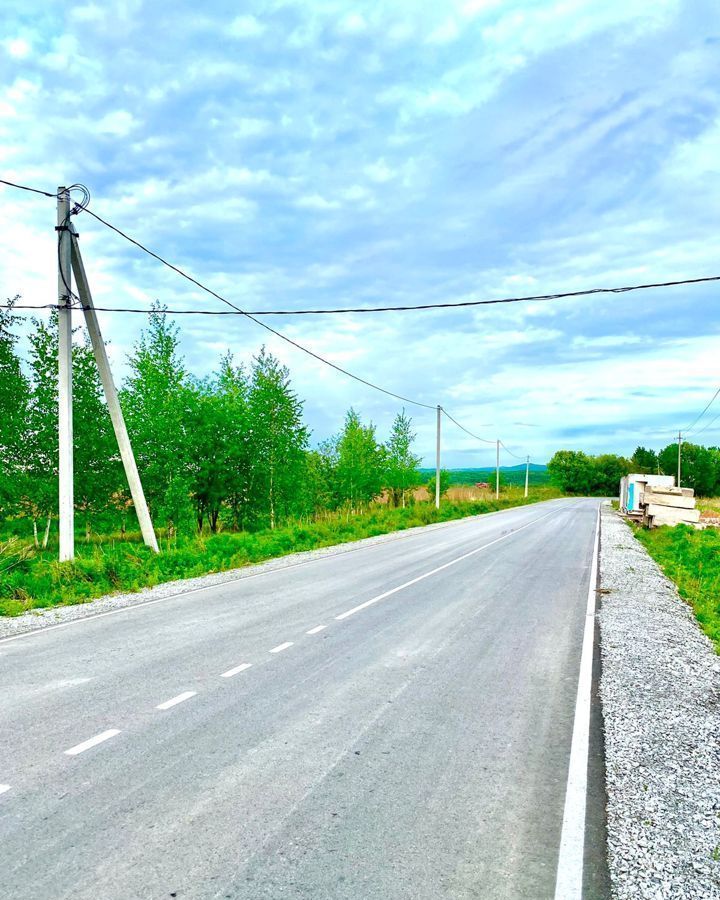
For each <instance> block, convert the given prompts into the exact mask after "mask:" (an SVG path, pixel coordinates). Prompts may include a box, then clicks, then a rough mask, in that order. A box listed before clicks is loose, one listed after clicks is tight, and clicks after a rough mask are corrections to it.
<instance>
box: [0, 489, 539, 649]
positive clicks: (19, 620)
mask: <svg viewBox="0 0 720 900" xmlns="http://www.w3.org/2000/svg"><path fill="white" fill-rule="evenodd" d="M550 502H553V501H550ZM555 502H556V501H555ZM499 512H503V510H499V511H497V512H492V513H484V514H483V515H481V516H468V517H467V518H465V519H453V520H451V521H449V522H438V523H436V524H434V525H423V526H419V527H417V528H406V529H405V530H404V531H394V532H391V533H390V534H381V535H377V536H375V537H370V538H364V539H362V540H359V541H353V542H351V543H345V544H335V545H333V546H331V547H322V548H320V549H318V550H305V551H303V552H301V553H291V554H289V555H288V556H283V557H280V558H279V559H271V560H268V561H267V562H263V563H257V564H255V565H249V566H244V567H243V568H241V569H230V570H229V571H227V572H217V573H215V574H213V575H202V576H200V577H199V578H184V579H181V580H179V581H167V582H164V583H163V584H158V585H156V586H155V587H152V588H145V589H144V590H141V591H135V592H133V593H124V594H123V593H116V594H108V595H107V596H105V597H100V598H98V599H97V600H90V601H88V602H87V603H80V604H75V605H73V606H53V607H50V608H49V609H37V610H31V611H30V612H27V613H23V614H22V615H20V616H13V617H9V616H0V638H4V637H12V636H13V635H16V634H23V633H24V632H26V631H37V630H38V629H40V628H47V627H49V626H52V625H60V624H62V623H63V622H69V621H71V620H73V619H84V618H87V617H88V616H97V615H99V614H101V613H106V612H111V611H113V610H116V609H124V608H126V607H128V606H136V605H137V604H139V603H148V602H151V601H155V600H162V599H164V598H165V597H174V596H176V595H177V594H183V593H185V592H187V591H193V590H199V589H200V588H204V587H211V586H212V585H215V584H224V583H226V582H228V581H238V580H240V579H242V578H248V577H249V576H253V575H257V574H259V573H261V572H268V571H271V570H273V569H282V568H285V567H287V566H294V565H298V564H299V563H303V562H308V561H310V560H312V559H317V558H321V557H326V556H335V555H337V554H339V553H352V552H353V551H354V550H358V549H361V548H362V547H366V546H368V545H371V544H380V543H386V542H387V541H401V540H403V539H404V538H406V537H409V536H411V535H413V534H414V533H416V532H417V531H420V530H426V531H432V530H434V529H438V528H453V527H455V526H458V525H460V524H462V523H463V522H467V521H469V520H472V519H480V518H483V519H484V518H487V517H488V516H496V515H498V513H499Z"/></svg>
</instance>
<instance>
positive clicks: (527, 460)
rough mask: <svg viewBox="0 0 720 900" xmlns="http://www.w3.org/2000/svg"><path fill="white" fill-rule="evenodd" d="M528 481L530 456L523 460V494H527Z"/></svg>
mask: <svg viewBox="0 0 720 900" xmlns="http://www.w3.org/2000/svg"><path fill="white" fill-rule="evenodd" d="M529 483H530V457H529V456H528V457H527V459H526V460H525V496H526V497H527V495H528V485H529Z"/></svg>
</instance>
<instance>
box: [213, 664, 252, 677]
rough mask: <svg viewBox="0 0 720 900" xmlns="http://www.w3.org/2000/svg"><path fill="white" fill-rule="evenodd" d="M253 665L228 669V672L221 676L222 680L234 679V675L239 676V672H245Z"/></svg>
mask: <svg viewBox="0 0 720 900" xmlns="http://www.w3.org/2000/svg"><path fill="white" fill-rule="evenodd" d="M251 665H252V663H240V665H239V666H235V668H234V669H228V670H227V672H223V673H222V675H221V676H220V677H221V678H232V677H233V675H237V674H238V673H239V672H244V671H245V669H249V668H250V666H251Z"/></svg>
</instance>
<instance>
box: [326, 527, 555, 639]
mask: <svg viewBox="0 0 720 900" xmlns="http://www.w3.org/2000/svg"><path fill="white" fill-rule="evenodd" d="M554 513H555V510H554V509H553V510H552V511H551V512H549V513H546V514H545V515H544V516H538V518H537V519H533V520H532V521H531V522H527V523H526V524H525V525H521V526H520V527H519V528H514V529H513V530H512V531H509V532H507V533H506V534H503V535H501V536H500V537H499V538H495V540H494V541H490V542H489V543H487V544H483V545H482V547H476V548H475V549H474V550H470V552H469V553H463V555H462V556H457V557H456V558H455V559H451V560H450V562H446V563H443V565H442V566H438V567H437V568H435V569H431V570H430V571H429V572H425V573H424V574H423V575H418V576H417V578H411V579H410V581H406V582H405V584H399V585H398V586H397V587H394V588H391V589H390V590H389V591H385V592H384V593H382V594H378V595H377V597H373V598H372V599H371V600H366V601H365V602H364V603H361V604H360V605H359V606H353V608H352V609H348V610H346V611H345V612H344V613H340V615H339V616H335V618H336V620H337V621H338V622H340V621H342V620H343V619H347V618H348V617H349V616H354V615H355V613H358V612H360V611H361V610H363V609H367V608H368V606H372V605H373V604H374V603H379V602H380V601H381V600H385V599H386V598H387V597H392V595H393V594H397V592H398V591H404V590H405V588H409V587H411V586H412V585H413V584H417V583H418V582H419V581H424V580H425V579H426V578H430V576H431V575H436V574H437V573H438V572H442V571H443V570H444V569H449V568H450V566H454V565H457V563H459V562H462V561H463V560H464V559H468V558H469V557H470V556H474V555H475V554H476V553H480V551H481V550H487V548H488V547H492V546H493V544H499V543H500V541H504V540H506V539H507V538H509V537H512V536H513V535H514V534H517V533H518V532H519V531H524V530H525V529H526V528H529V527H530V526H531V525H534V524H535V523H536V522H541V521H542V520H543V519H547V517H548V516H552V515H553V514H554Z"/></svg>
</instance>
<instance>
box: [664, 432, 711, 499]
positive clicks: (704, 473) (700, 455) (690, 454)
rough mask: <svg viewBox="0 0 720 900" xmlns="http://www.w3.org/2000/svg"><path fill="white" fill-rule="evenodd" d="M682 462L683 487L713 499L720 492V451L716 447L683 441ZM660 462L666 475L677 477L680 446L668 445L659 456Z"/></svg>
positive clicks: (681, 477)
mask: <svg viewBox="0 0 720 900" xmlns="http://www.w3.org/2000/svg"><path fill="white" fill-rule="evenodd" d="M681 460H682V465H681V474H680V480H681V482H682V486H683V487H691V488H693V489H694V490H695V493H696V494H698V495H701V496H703V497H712V496H713V495H714V494H716V493H718V491H720V451H718V449H717V448H716V447H701V446H699V445H698V444H690V443H688V442H687V441H683V444H682V451H681ZM658 461H659V463H660V468H661V470H662V471H663V473H664V474H665V475H677V463H678V445H677V444H675V443H673V444H668V446H667V447H665V448H664V449H662V450H661V451H660V453H659V454H658Z"/></svg>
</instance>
